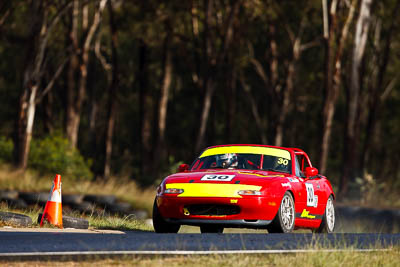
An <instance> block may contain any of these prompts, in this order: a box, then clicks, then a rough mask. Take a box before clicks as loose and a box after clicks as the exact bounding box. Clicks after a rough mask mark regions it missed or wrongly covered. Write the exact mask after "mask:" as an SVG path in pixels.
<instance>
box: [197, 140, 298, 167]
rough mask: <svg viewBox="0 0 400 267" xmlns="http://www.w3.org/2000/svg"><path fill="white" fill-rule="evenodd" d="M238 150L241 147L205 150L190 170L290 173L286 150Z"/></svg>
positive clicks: (289, 158)
mask: <svg viewBox="0 0 400 267" xmlns="http://www.w3.org/2000/svg"><path fill="white" fill-rule="evenodd" d="M221 148H222V149H221ZM231 148H232V149H231ZM238 148H239V149H238ZM240 148H242V147H240V146H239V147H228V148H227V147H217V148H212V149H211V150H213V151H209V150H210V149H209V150H206V151H204V152H203V153H202V154H201V155H200V157H199V158H197V159H196V160H195V161H194V162H193V164H192V166H191V168H190V169H191V170H192V171H197V170H205V169H244V170H266V171H276V172H285V173H291V169H292V168H291V165H292V163H291V162H292V161H291V157H290V153H289V152H288V151H287V150H281V149H275V148H266V147H261V148H262V149H258V147H257V150H251V149H248V148H247V149H246V150H245V149H240ZM222 152H226V153H222ZM242 152H253V153H242ZM261 152H263V153H261ZM264 153H265V154H264ZM267 153H268V154H267Z"/></svg>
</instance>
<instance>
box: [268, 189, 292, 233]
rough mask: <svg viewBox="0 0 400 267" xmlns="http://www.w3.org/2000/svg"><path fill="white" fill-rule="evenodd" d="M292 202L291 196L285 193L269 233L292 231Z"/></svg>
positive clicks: (269, 226) (269, 227)
mask: <svg viewBox="0 0 400 267" xmlns="http://www.w3.org/2000/svg"><path fill="white" fill-rule="evenodd" d="M294 218H295V213H294V200H293V197H292V194H290V193H289V192H285V194H284V195H283V198H282V201H281V205H280V207H279V210H278V213H277V214H276V216H275V218H274V220H273V221H272V223H271V224H270V225H268V228H267V229H268V232H269V233H290V232H292V231H293V229H294Z"/></svg>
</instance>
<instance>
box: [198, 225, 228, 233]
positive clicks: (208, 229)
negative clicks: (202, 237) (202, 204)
mask: <svg viewBox="0 0 400 267" xmlns="http://www.w3.org/2000/svg"><path fill="white" fill-rule="evenodd" d="M200 232H201V233H202V234H206V233H218V234H222V233H223V232H224V227H222V226H219V225H202V226H200Z"/></svg>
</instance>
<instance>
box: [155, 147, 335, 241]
mask: <svg viewBox="0 0 400 267" xmlns="http://www.w3.org/2000/svg"><path fill="white" fill-rule="evenodd" d="M334 199H335V195H334V193H333V190H332V186H331V184H330V182H329V181H328V180H327V178H326V177H324V176H322V175H319V174H318V170H317V169H316V168H314V167H312V165H311V162H310V159H309V158H308V155H307V154H306V153H305V152H304V151H302V150H301V149H298V148H285V147H274V146H266V145H221V146H212V147H208V148H207V149H205V150H204V151H203V152H202V153H201V154H200V156H199V157H198V158H197V159H196V160H195V161H194V162H193V164H192V165H191V166H190V167H189V165H187V164H182V165H180V166H179V169H178V173H176V174H172V175H170V176H168V177H166V178H165V179H164V180H163V181H162V182H161V184H160V186H159V187H158V189H157V196H156V198H155V201H154V206H153V225H154V230H155V231H156V232H157V233H177V232H178V231H179V228H180V226H181V225H194V226H200V230H201V232H202V233H222V232H223V230H224V228H232V227H239V228H256V229H259V228H264V229H267V230H268V232H269V233H289V232H292V231H293V230H294V229H298V228H308V229H312V230H313V231H314V232H327V233H330V232H333V230H334V228H335V208H334Z"/></svg>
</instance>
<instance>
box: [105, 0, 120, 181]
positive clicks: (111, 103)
mask: <svg viewBox="0 0 400 267" xmlns="http://www.w3.org/2000/svg"><path fill="white" fill-rule="evenodd" d="M107 7H108V13H109V17H110V22H109V24H110V30H111V82H110V85H109V87H108V104H107V128H106V137H105V157H104V171H103V176H104V178H108V177H109V176H110V175H111V155H112V148H113V143H112V140H113V135H114V125H115V113H116V101H117V96H118V85H119V79H118V73H119V66H118V54H117V45H118V44H117V27H116V24H115V20H114V11H113V7H112V2H111V1H109V2H108V4H107Z"/></svg>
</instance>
